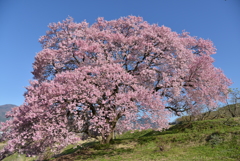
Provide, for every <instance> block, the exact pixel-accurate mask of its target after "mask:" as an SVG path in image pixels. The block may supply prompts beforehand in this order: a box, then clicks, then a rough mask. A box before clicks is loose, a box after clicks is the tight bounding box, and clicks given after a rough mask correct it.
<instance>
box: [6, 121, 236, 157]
mask: <svg viewBox="0 0 240 161" xmlns="http://www.w3.org/2000/svg"><path fill="white" fill-rule="evenodd" d="M34 159H35V158H27V157H25V156H24V155H18V154H14V155H11V156H9V157H7V158H5V159H4V161H10V160H11V161H17V160H18V161H21V160H23V161H24V160H26V161H28V160H29V161H30V160H34ZM50 160H53V161H65V160H66V161H67V160H69V161H73V160H79V161H80V160H91V161H94V160H95V161H107V160H111V161H122V160H126V161H127V160H129V161H141V160H142V161H148V160H157V161H161V160H163V161H164V160H166V161H178V160H186V161H191V160H192V161H193V160H194V161H222V160H226V161H228V160H229V161H236V160H240V118H235V119H230V120H226V119H218V120H204V121H196V122H185V123H182V124H178V125H175V126H172V127H171V128H169V129H168V130H166V131H162V132H159V131H154V130H151V129H149V130H143V131H134V132H126V133H124V134H122V135H119V136H117V139H115V140H114V141H113V142H111V144H105V145H102V144H100V143H99V142H97V141H88V142H84V143H79V145H69V146H67V147H66V148H65V149H64V150H63V151H62V153H61V154H59V155H56V156H55V157H53V158H51V159H50Z"/></svg>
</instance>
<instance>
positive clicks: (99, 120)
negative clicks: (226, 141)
mask: <svg viewBox="0 0 240 161" xmlns="http://www.w3.org/2000/svg"><path fill="white" fill-rule="evenodd" d="M49 28H50V30H49V31H47V33H46V35H45V36H42V37H41V38H40V43H41V44H42V47H43V50H42V51H40V52H39V53H38V54H37V55H36V57H35V62H34V63H33V72H32V73H33V75H34V79H35V80H34V81H32V82H31V85H30V86H29V87H27V92H26V93H25V102H24V104H23V105H21V106H19V107H17V108H14V109H13V110H12V111H11V112H9V113H8V115H7V116H8V117H12V119H11V120H9V121H7V122H6V123H3V124H2V128H1V131H3V132H4V133H3V136H4V137H3V138H4V139H5V140H8V144H7V145H6V146H5V148H4V149H3V150H2V152H1V154H2V156H6V155H8V154H9V153H12V152H15V151H18V152H20V153H25V154H28V155H38V154H40V153H43V152H44V150H45V149H46V148H48V147H53V149H55V150H59V149H61V148H62V147H64V146H65V145H67V144H70V143H73V142H76V141H77V140H78V137H76V133H86V134H87V135H89V136H91V137H96V136H97V135H96V133H97V134H98V135H100V136H102V143H109V141H110V140H111V139H112V134H113V131H114V129H115V128H116V126H117V128H118V129H124V130H130V129H132V128H137V129H147V128H150V127H151V124H150V123H149V122H148V123H145V124H137V123H136V122H137V120H139V119H147V118H148V119H150V120H151V121H152V122H153V123H154V124H155V125H158V127H159V128H158V130H161V129H162V128H167V127H168V118H169V116H170V114H171V113H174V114H177V115H179V114H180V113H181V112H185V111H191V113H198V112H199V111H200V110H201V108H200V107H202V105H207V106H208V107H213V108H214V107H215V106H216V105H217V103H218V101H222V102H223V101H224V100H225V99H226V97H227V92H228V86H229V85H230V84H231V81H230V80H229V79H228V78H227V77H226V76H225V75H224V74H223V72H222V71H221V70H220V69H218V68H216V67H214V66H213V62H214V59H213V58H212V57H211V55H212V54H215V51H216V49H215V47H214V46H213V44H212V42H211V41H210V40H204V39H201V38H196V37H191V36H190V35H189V34H188V33H186V32H183V33H181V34H178V33H176V32H173V31H171V29H170V28H168V27H165V26H161V27H160V26H158V25H156V24H153V25H151V24H149V23H147V22H146V21H143V19H142V18H141V17H135V16H128V17H123V18H120V19H117V20H112V21H106V20H104V18H98V19H97V21H96V23H94V24H93V25H89V24H88V23H87V22H85V21H83V22H81V23H75V22H74V21H73V19H72V18H67V19H66V20H65V21H63V22H59V23H53V24H50V25H49ZM133 123H134V126H132V125H133Z"/></svg>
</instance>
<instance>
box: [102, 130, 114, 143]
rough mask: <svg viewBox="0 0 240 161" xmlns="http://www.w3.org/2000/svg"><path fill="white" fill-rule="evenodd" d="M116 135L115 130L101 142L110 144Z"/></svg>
mask: <svg viewBox="0 0 240 161" xmlns="http://www.w3.org/2000/svg"><path fill="white" fill-rule="evenodd" d="M113 137H114V131H112V132H111V133H110V134H109V135H107V136H105V137H102V140H101V144H109V143H110V142H111V141H112V140H113Z"/></svg>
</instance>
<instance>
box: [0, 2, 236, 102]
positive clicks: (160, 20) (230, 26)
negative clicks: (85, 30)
mask: <svg viewBox="0 0 240 161" xmlns="http://www.w3.org/2000/svg"><path fill="white" fill-rule="evenodd" d="M128 15H135V16H141V17H143V18H144V20H145V21H148V22H149V23H151V24H153V23H157V24H158V25H160V26H161V25H165V26H167V27H170V28H171V29H172V30H173V31H176V32H178V33H180V32H181V31H182V30H186V31H188V32H190V35H191V36H198V37H202V38H204V39H210V40H212V41H213V43H214V45H215V46H216V48H217V54H216V55H214V56H213V57H214V58H215V60H216V61H215V63H214V65H215V66H216V67H218V68H221V69H222V70H223V71H224V73H225V74H226V75H227V77H229V78H230V79H231V80H232V81H233V82H234V84H233V85H232V86H231V88H237V87H240V0H226V1H225V0H0V56H1V57H0V62H1V63H0V74H1V75H0V77H1V78H0V105H4V104H15V105H21V104H22V103H23V102H24V97H23V93H24V91H25V88H24V87H26V86H28V85H29V80H31V79H32V77H33V75H32V74H31V71H32V63H33V62H34V57H35V55H36V53H38V52H39V51H41V45H40V43H39V42H38V39H39V37H40V36H42V35H44V34H45V32H46V31H47V30H48V28H47V26H48V24H49V23H51V22H58V21H62V20H64V19H66V18H67V17H68V16H71V17H73V18H74V21H75V22H81V21H83V20H86V21H87V22H89V23H90V24H92V23H94V22H95V20H96V19H97V18H98V17H104V18H105V19H106V20H112V19H117V18H119V17H124V16H128Z"/></svg>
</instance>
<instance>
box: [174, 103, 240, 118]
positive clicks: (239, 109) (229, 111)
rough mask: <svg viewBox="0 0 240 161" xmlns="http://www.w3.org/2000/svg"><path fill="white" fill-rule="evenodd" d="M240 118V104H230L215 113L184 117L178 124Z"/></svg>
mask: <svg viewBox="0 0 240 161" xmlns="http://www.w3.org/2000/svg"><path fill="white" fill-rule="evenodd" d="M232 117H240V104H230V105H227V106H224V107H221V108H218V109H217V110H214V111H209V112H205V113H201V114H200V115H197V116H183V117H180V118H178V119H177V120H176V122H182V121H183V122H184V121H193V120H212V119H219V118H226V119H228V118H232Z"/></svg>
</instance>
